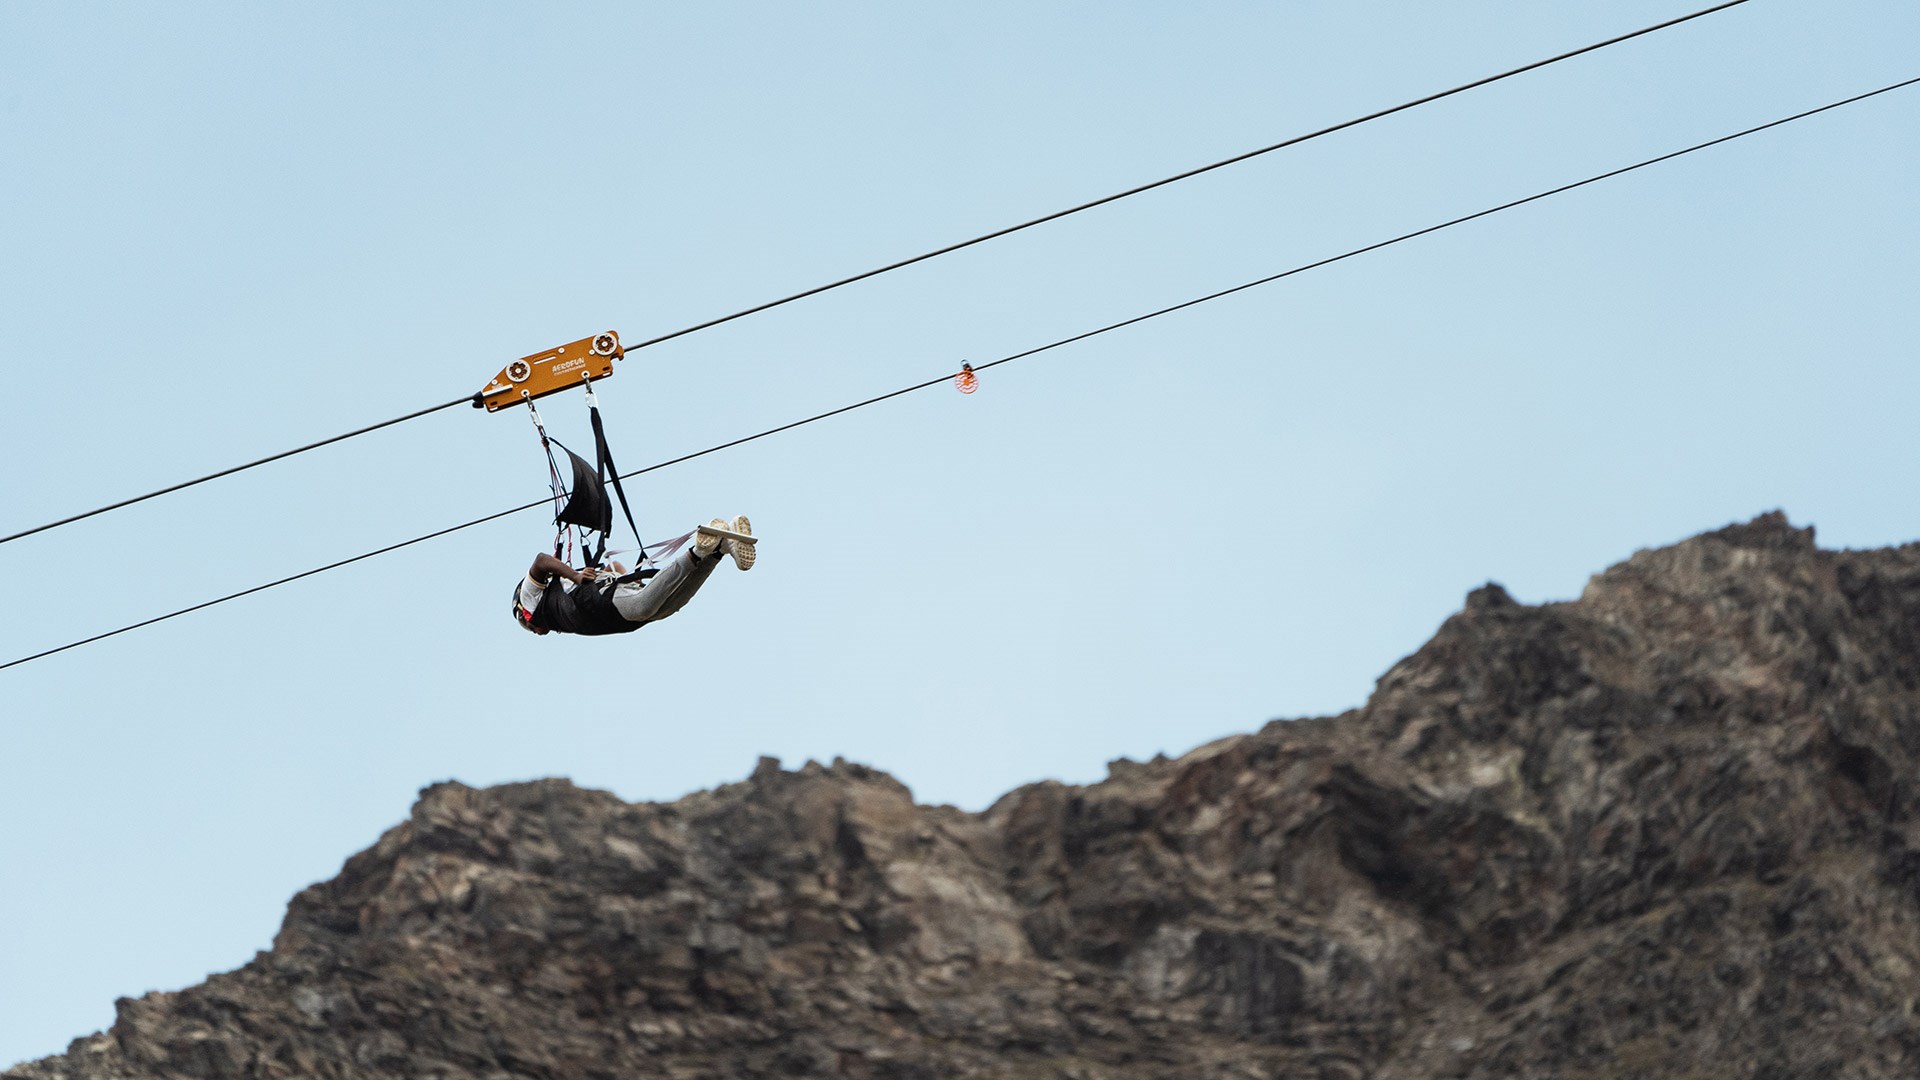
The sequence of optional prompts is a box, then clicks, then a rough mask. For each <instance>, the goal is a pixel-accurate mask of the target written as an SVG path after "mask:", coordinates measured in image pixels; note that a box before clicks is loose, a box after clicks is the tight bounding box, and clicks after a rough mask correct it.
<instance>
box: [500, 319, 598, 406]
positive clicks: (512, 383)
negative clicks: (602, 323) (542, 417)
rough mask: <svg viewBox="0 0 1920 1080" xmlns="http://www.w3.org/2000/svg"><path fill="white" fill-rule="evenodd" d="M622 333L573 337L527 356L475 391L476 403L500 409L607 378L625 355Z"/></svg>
mask: <svg viewBox="0 0 1920 1080" xmlns="http://www.w3.org/2000/svg"><path fill="white" fill-rule="evenodd" d="M626 354H627V351H626V349H624V348H622V347H621V345H620V335H619V334H616V333H614V332H613V331H612V330H609V331H607V332H606V333H604V334H595V335H593V336H592V337H589V338H581V339H580V340H579V341H570V342H568V343H567V344H565V345H559V346H555V347H554V348H551V349H548V350H547V351H545V352H537V353H534V354H533V355H532V356H523V357H521V358H520V359H518V360H515V361H514V362H513V363H511V364H508V365H507V366H506V367H503V368H501V369H500V374H498V375H495V376H494V377H493V381H492V382H490V383H488V384H487V385H486V388H485V389H483V390H481V391H480V392H479V393H477V394H475V395H473V407H474V408H476V409H478V408H480V407H481V406H483V405H484V406H486V409H487V411H488V412H499V411H500V410H501V409H504V408H506V407H508V406H510V405H518V404H520V403H521V402H523V401H532V400H533V399H534V398H537V397H545V396H546V395H548V394H553V393H558V392H559V391H561V390H567V389H571V388H572V387H575V386H579V385H580V384H581V382H583V381H585V382H592V381H594V380H595V379H604V378H606V377H607V376H609V375H611V374H613V362H614V361H615V360H618V359H620V358H621V357H624V356H625V355H626Z"/></svg>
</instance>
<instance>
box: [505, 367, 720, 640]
mask: <svg viewBox="0 0 1920 1080" xmlns="http://www.w3.org/2000/svg"><path fill="white" fill-rule="evenodd" d="M624 354H625V350H624V349H623V348H622V347H621V345H620V336H619V335H618V334H616V333H614V332H613V331H611V330H609V331H607V332H606V333H603V334H597V335H595V336H593V337H591V338H582V339H581V340H579V341H575V342H570V343H569V344H566V345H560V346H556V347H554V348H552V349H548V350H546V351H545V352H540V353H535V354H533V355H531V356H525V357H522V358H520V359H519V360H515V361H514V362H513V363H511V364H508V365H507V366H506V367H504V368H502V369H501V370H500V373H499V374H498V375H495V376H494V377H493V381H491V382H490V383H488V384H487V386H486V388H485V389H483V390H481V391H480V392H479V393H478V394H475V395H474V396H473V404H474V407H475V408H479V407H481V406H485V407H486V409H487V410H488V411H490V412H493V411H498V410H500V409H502V408H507V407H510V406H514V405H521V404H524V405H525V406H526V407H527V414H528V416H530V417H531V418H532V420H533V427H534V431H536V432H537V433H538V434H539V436H540V446H541V449H543V450H545V451H546V455H547V472H548V480H549V482H550V483H551V484H552V487H553V503H554V515H553V523H554V526H555V529H556V532H555V534H554V538H553V553H552V554H548V553H546V552H544V551H543V552H541V553H540V554H539V555H537V556H535V557H534V560H533V565H532V566H530V567H528V568H527V572H526V575H525V576H523V577H522V578H521V579H520V580H519V581H518V582H516V583H515V584H514V587H513V621H514V623H515V625H517V626H519V627H521V628H522V629H524V630H530V631H532V632H533V633H536V634H548V633H553V632H556V631H557V632H559V633H562V634H588V635H597V634H624V633H628V632H630V631H634V630H638V629H640V628H641V627H642V626H645V625H647V624H648V623H651V622H659V621H660V620H661V619H664V618H666V617H667V616H669V615H672V614H674V613H675V612H677V611H679V610H680V609H681V608H683V607H685V606H686V605H687V601H688V600H691V599H693V594H694V593H696V592H699V591H700V586H702V585H704V584H706V581H707V578H708V577H709V576H711V575H712V573H713V569H714V567H716V566H718V565H719V564H720V556H722V555H727V556H730V557H731V558H732V559H733V565H735V566H737V567H739V568H740V569H742V570H750V569H752V568H753V561H754V557H755V554H756V549H755V546H754V545H755V537H754V535H753V526H752V525H751V524H750V523H749V522H748V521H747V519H746V516H745V515H741V516H739V517H735V518H733V519H732V520H730V521H729V520H727V519H725V518H714V519H713V520H712V521H711V522H709V523H708V524H706V525H701V526H697V527H696V528H694V529H693V530H692V531H690V532H687V533H683V534H682V535H680V536H676V537H674V538H673V539H671V540H663V541H661V542H660V543H657V544H648V543H647V542H645V541H644V540H641V539H640V529H639V527H638V526H636V525H635V524H634V522H633V509H632V508H631V507H630V506H628V505H627V493H626V491H625V490H624V489H623V488H622V487H621V485H620V468H619V466H617V465H615V464H614V463H613V451H612V450H611V449H609V448H608V446H607V433H606V428H605V427H604V425H602V423H601V421H600V405H599V401H598V400H597V398H596V397H595V395H594V392H593V380H594V379H597V378H605V377H607V376H609V375H611V374H613V361H615V360H617V359H619V358H620V357H621V356H623V355H624ZM574 380H578V381H574ZM581 385H584V387H585V389H586V404H587V416H588V418H589V419H590V420H591V421H592V423H593V444H594V463H593V464H591V465H589V464H587V462H586V459H584V458H582V457H581V456H580V455H579V454H576V453H574V452H573V451H572V450H569V449H567V447H566V446H565V445H564V444H562V443H561V442H560V440H558V439H555V438H553V437H551V436H549V435H548V434H547V426H546V424H545V423H544V422H542V421H541V419H540V411H539V410H538V409H536V408H534V406H533V399H534V398H535V397H538V396H541V395H544V394H550V393H557V392H559V391H562V390H566V389H570V388H571V387H573V386H581ZM556 446H558V447H559V448H560V449H561V450H562V451H563V452H565V454H566V455H567V458H568V459H569V461H570V463H571V465H572V469H571V470H570V471H571V472H572V481H573V482H572V484H571V486H569V484H568V483H567V477H565V476H563V475H562V473H561V470H560V463H559V461H558V460H557V459H556V458H555V457H554V454H553V448H554V447H556ZM609 483H611V484H612V485H613V493H614V495H615V496H616V497H618V498H619V500H620V512H621V513H622V514H623V515H624V516H625V517H626V519H627V527H628V528H629V529H632V530H633V538H634V545H635V546H634V548H633V550H634V552H635V553H636V554H637V555H638V556H639V564H640V565H639V566H637V567H636V568H635V569H634V570H633V571H632V572H631V573H629V572H628V570H627V568H626V567H624V566H622V565H620V564H619V563H617V562H613V561H612V560H610V559H609V558H608V556H609V555H613V554H618V553H617V552H610V551H608V550H607V540H608V538H609V537H610V536H611V535H612V534H613V502H612V500H610V499H609V498H607V485H608V484H609ZM575 530H577V531H578V532H577V535H578V538H579V547H580V561H581V566H580V567H579V568H578V569H576V568H575V567H574V565H573V549H574V538H575V536H576V532H575ZM689 540H691V541H693V542H692V543H691V544H689V543H687V541H689ZM683 548H684V550H682V549H683ZM563 555H564V556H565V557H564V558H563V557H562V556H563ZM656 556H657V558H658V559H660V560H665V561H664V563H660V562H657V560H656Z"/></svg>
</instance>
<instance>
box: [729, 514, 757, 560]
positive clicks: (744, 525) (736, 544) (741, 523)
mask: <svg viewBox="0 0 1920 1080" xmlns="http://www.w3.org/2000/svg"><path fill="white" fill-rule="evenodd" d="M724 527H725V528H727V529H728V530H730V531H732V532H737V533H743V534H745V535H747V536H752V535H753V525H752V524H751V523H750V522H748V521H747V515H745V514H741V515H740V516H739V517H736V518H734V519H733V524H731V525H727V526H724ZM727 554H729V555H731V556H733V565H735V566H737V567H739V568H740V569H742V570H751V569H753V560H754V556H755V554H756V553H755V551H754V542H753V541H752V540H734V539H731V538H729V539H728V540H727Z"/></svg>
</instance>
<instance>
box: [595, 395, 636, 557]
mask: <svg viewBox="0 0 1920 1080" xmlns="http://www.w3.org/2000/svg"><path fill="white" fill-rule="evenodd" d="M587 415H588V416H589V417H590V418H592V420H593V442H594V446H595V452H596V454H597V456H598V457H599V459H600V460H599V467H600V479H601V480H602V481H605V480H608V479H612V481H613V493H614V495H615V496H617V497H618V498H619V499H620V512H621V513H622V514H625V515H626V518H627V528H629V529H631V530H633V542H634V545H635V546H637V547H638V548H639V549H640V557H641V558H642V559H645V558H646V554H647V542H646V541H645V540H643V539H641V538H640V526H638V525H635V524H634V523H633V509H632V508H631V507H629V506H628V505H627V492H626V489H625V488H622V487H621V486H620V466H618V465H615V464H614V463H613V450H612V449H610V448H609V447H608V446H607V432H606V429H605V428H603V427H602V426H601V425H600V407H599V406H598V405H595V404H593V403H592V402H591V400H589V402H588V404H587ZM600 544H601V547H602V548H603V549H604V548H605V547H606V540H605V539H604V538H603V539H602V540H601V542H600Z"/></svg>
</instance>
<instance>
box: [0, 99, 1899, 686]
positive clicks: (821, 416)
mask: <svg viewBox="0 0 1920 1080" xmlns="http://www.w3.org/2000/svg"><path fill="white" fill-rule="evenodd" d="M1916 83H1920V76H1917V77H1915V78H1911V79H1906V80H1903V81H1901V82H1897V83H1893V84H1891V85H1888V86H1883V87H1881V88H1880V89H1878V90H1869V91H1867V92H1866V93H1864V94H1856V95H1854V96H1853V97H1849V98H1844V99H1842V100H1840V101H1835V102H1832V103H1830V104H1827V105H1822V106H1819V107H1818V108H1813V109H1808V110H1806V111H1805V112H1799V113H1794V114H1793V115H1792V116H1785V117H1781V118H1780V119H1778V120H1772V121H1769V122H1767V123H1764V124H1760V125H1757V126H1755V127H1750V128H1747V129H1745V130H1743V131H1736V132H1734V133H1733V134H1731V135H1722V136H1721V137H1719V138H1717V139H1709V140H1708V141H1706V142H1702V143H1695V144H1694V145H1692V146H1689V147H1686V148H1685V149H1682V150H1675V151H1673V152H1671V153H1667V154H1661V155H1660V156H1659V157H1652V158H1648V159H1646V160H1645V161H1640V162H1636V163H1635V164H1632V165H1627V166H1623V167H1621V168H1618V169H1612V170H1609V171H1607V172H1603V173H1599V174H1597V175H1594V176H1589V177H1587V178H1586V179H1585V180H1576V181H1574V182H1573V183H1571V184H1562V185H1560V186H1559V187H1556V188H1549V189H1548V190H1546V191H1542V192H1538V193H1536V194H1533V195H1528V196H1526V197H1524V198H1519V199H1514V200H1512V201H1511V202H1504V203H1501V204H1500V205H1498V206H1492V207H1488V208H1487V209H1485V210H1479V211H1476V212H1474V213H1471V214H1465V215H1462V216H1461V217H1457V218H1453V219H1452V220H1449V221H1443V222H1441V223H1440V224H1438V225H1429V226H1427V227H1426V228H1424V229H1416V230H1414V231H1413V232H1408V233H1401V234H1400V235H1399V236H1395V237H1392V238H1391V239H1387V240H1381V241H1378V242H1376V243H1372V244H1368V245H1366V246H1365V247H1358V248H1354V249H1352V250H1351V251H1346V252H1342V253H1341V254H1339V255H1333V256H1329V257H1328V258H1325V259H1320V260H1317V261H1315V262H1310V263H1304V264H1302V265H1300V266H1296V267H1294V268H1292V269H1290V270H1283V271H1281V272H1280V273H1277V274H1270V275H1268V276H1266V277H1263V278H1259V279H1257V280H1254V281H1249V282H1246V283H1245V284H1242V285H1235V286H1233V287H1232V288H1228V289H1221V290H1220V291H1218V292H1212V293H1208V294H1207V295H1205V296H1200V297H1195V298H1194V299H1192V300H1186V301H1182V302H1181V303H1178V304H1173V305H1171V306H1168V307H1163V308H1160V309H1159V310H1157V311H1150V312H1148V313H1146V314H1145V315H1136V316H1134V317H1133V318H1131V319H1123V320H1121V321H1120V322H1116V323H1109V324H1107V325H1105V326H1102V327H1099V328H1097V329H1094V330H1088V331H1086V332H1085V333H1080V334H1075V335H1073V336H1072V337H1067V338H1061V339H1060V340H1058V341H1054V342H1049V343H1048V344H1045V345H1041V346H1038V347H1036V348H1032V349H1027V350H1026V351H1024V352H1017V353H1014V354H1012V355H1011V356H1003V357H1001V358H1000V359H998V360H991V361H988V362H987V363H984V364H978V365H975V366H974V368H973V370H975V371H983V370H985V369H987V368H991V367H998V366H1000V365H1001V364H1010V363H1012V362H1013V361H1015V360H1021V359H1024V358H1026V357H1029V356H1035V355H1038V354H1040V353H1043V352H1048V351H1050V350H1053V349H1058V348H1061V347H1063V346H1066V345H1071V344H1074V343H1075V342H1080V341H1085V340H1087V339H1088V338H1091V337H1097V336H1098V335H1101V334H1106V333H1111V332H1112V331H1115V330H1119V329H1121V328H1122V327H1127V326H1133V325H1135V324H1136V323H1142V322H1145V321H1147V320H1148V319H1157V318H1159V317H1160V316H1162V315H1169V314H1172V313H1173V312H1176V311H1182V310H1185V309H1186V308H1190V307H1194V306H1196V305H1199V304H1204V303H1207V302H1208V301H1210V300H1218V299H1220V298H1221V297H1225V296H1232V295H1233V294H1235V293H1239V292H1244V291H1246V290H1248V289H1252V288H1256V287H1258V286H1261V285H1266V284H1270V283H1272V282H1275V281H1279V280H1280V279H1282V278H1288V277H1292V276H1293V275H1295V274H1302V273H1305V272H1306V271H1308V270H1313V269H1316V268H1318V267H1322V266H1327V265H1329V264H1332V263H1337V262H1340V261H1342V260H1345V259H1351V258H1353V257H1354V256H1356V255H1364V254H1366V253H1367V252H1370V251H1378V250H1380V249H1381V248H1385V247H1391V246H1393V245H1394V244H1399V243H1404V242H1406V241H1408V240H1412V239H1415V238H1417V237H1421V236H1426V235H1428V234H1430V233H1436V232H1439V231H1440V230H1442V229H1450V228H1452V227H1453V226H1455V225H1463V224H1465V223H1467V222H1469V221H1475V220H1478V219H1480V218H1484V217H1487V216H1489V215H1492V214H1497V213H1500V212H1501V211H1503V210H1511V209H1513V208H1515V207H1518V206H1525V205H1527V204H1528V203H1533V202H1538V201H1540V200H1542V199H1546V198H1550V197H1552V196H1554V195H1559V194H1562V193H1565V192H1568V191H1573V190H1575V189H1576V188H1583V187H1586V186H1587V185H1589V184H1597V183H1599V182H1600V181H1602V180H1608V179H1611V178H1613V177H1616V176H1622V175H1625V174H1626V173H1630V172H1634V171H1636V170H1638V169H1644V168H1646V167H1648V166H1650V165H1658V164H1660V163H1661V162H1663V161H1672V160H1673V159H1675V158H1678V157H1684V156H1686V155H1688V154H1692V153H1696V152H1698V151H1701V150H1705V149H1708V148H1709V147H1714V146H1719V145H1721V144H1722V143H1728V142H1732V141H1733V140H1735V139H1741V138H1745V137H1746V136H1748V135H1753V134H1757V133H1759V132H1762V131H1766V130H1768V129H1770V128H1777V127H1780V126H1782V125H1784V124H1790V123H1793V122H1794V121H1796V120H1804V119H1806V118H1807V117H1809V116H1817V115H1819V114H1820V113H1824V112H1829V111H1831V110H1833V109H1838V108H1841V107H1843V106H1846V105H1852V104H1854V103H1856V102H1861V101H1865V100H1867V99H1868V98H1872V97H1878V96H1880V95H1881V94H1886V93H1891V92H1892V91H1895V90H1899V89H1903V88H1905V87H1908V86H1913V85H1914V84H1916ZM953 377H954V376H953V373H952V372H948V373H946V374H944V375H941V376H940V377H938V378H934V379H928V380H926V381H925V382H919V383H915V384H913V385H912V386H907V387H902V388H901V389H899V390H894V391H892V392H890V393H885V394H881V395H879V396H878V397H870V398H868V399H866V400H865V401H857V402H854V403H853V404H851V405H842V406H841V407H839V408H837V409H831V410H829V411H827V412H823V413H818V414H816V415H814V416H809V417H807V418H805V419H802V420H795V421H793V422H791V423H787V424H782V425H780V426H779V427H774V428H768V429H767V430H765V431H762V432H758V433H757V434H753V435H746V436H743V437H741V438H738V439H733V440H731V441H729V442H724V443H720V444H719V445H717V446H710V447H707V448H706V449H705V450H696V451H694V452H693V453H691V454H682V455H681V456H679V457H677V458H671V459H669V460H667V461H662V462H660V463H658V464H655V465H649V466H647V467H646V468H643V469H635V470H633V471H632V472H628V473H622V474H620V476H621V478H622V479H629V478H632V477H635V476H640V475H642V474H644V473H650V472H654V471H655V470H658V469H664V468H667V467H668V466H670V465H678V464H680V463H681V462H684V461H691V460H693V459H694V458H697V457H705V456H706V455H708V454H712V453H717V452H719V451H721V450H726V449H729V448H731V447H735V446H739V445H741V444H743V443H750V442H753V441H755V440H757V439H764V438H766V437H767V436H769V435H778V434H779V433H781V432H783V431H791V430H793V429H794V428H797V427H801V426H804V425H806V424H811V423H814V422H816V421H819V420H825V419H828V418H829V417H834V416H839V415H840V414H842V413H848V412H852V411H853V410H855V409H862V408H865V407H866V406H868V405H877V404H879V403H880V402H882V401H887V400H889V399H892V398H897V397H900V396H902V395H904V394H911V393H913V392H914V391H916V390H925V389H927V388H928V387H930V386H938V385H940V384H941V383H945V382H948V381H949V380H951V379H952V378H953ZM550 501H551V500H550V499H548V498H540V499H536V500H534V501H533V502H530V503H527V504H525V505H523V506H516V507H514V508H512V509H510V510H502V511H500V512H499V513H497V514H488V515H487V516H486V517H483V518H475V519H474V520H472V521H468V522H465V523H463V524H459V525H454V526H451V527H450V528H445V529H441V530H439V531H437V532H431V533H428V534H426V535H425V536H416V537H414V538H413V539H411V540H402V541H401V542H400V543H397V544H389V545H387V546H386V547H383V548H379V549H377V550H374V551H369V552H366V553H365V554H362V555H355V556H353V557H352V558H348V559H341V560H340V561H338V562H333V563H328V564H327V565H325V566H320V567H315V568H314V569H312V570H307V571H303V572H301V573H298V574H292V575H290V576H287V577H283V578H280V579H279V580H277V581H269V582H267V583H266V584H265V585H256V586H254V587H253V588H251V589H242V590H241V591H239V592H237V593H231V594H229V595H226V596H222V597H220V598H219V599H216V600H208V601H206V602H204V603H199V604H195V605H193V606H192V607H187V608H181V609H180V610H179V611H174V612H169V613H167V614H165V615H157V616H155V617H153V618H151V619H146V620H144V621H142V622H137V623H133V624H131V625H128V626H123V627H120V628H119V629H117V630H109V631H107V632H106V633H103V634H95V635H93V636H92V637H89V638H82V639H81V640H79V641H75V642H70V643H68V644H66V645H61V646H58V647H56V648H52V649H47V650H46V651H44V652H38V653H34V654H33V655H31V656H23V657H21V658H20V659H18V660H10V661H8V662H6V663H4V664H0V670H5V669H7V668H10V667H15V666H17V665H20V664H24V663H27V662H29V661H32V660H38V659H40V658H42V657H46V656H52V655H53V654H55V653H59V652H65V651H66V650H68V649H75V648H78V647H80V646H82V645H88V644H91V643H93V642H96V641H100V640H103V639H105V638H110V637H113V636H115V635H117V634H124V633H126V632H127V631H129V630H138V629H140V628H141V627H143V626H152V625H153V624H154V623H158V622H165V621H166V620H168V619H172V618H176V617H178V616H181V615H186V614H189V613H191V612H195V611H199V610H201V609H203V608H210V607H213V606H214V605H215V604H224V603H226V602H227V601H229V600H238V599H239V598H240V597H243V596H250V595H252V594H254V593H257V592H263V591H265V590H267V589H271V588H273V587H275V586H277V585H285V584H287V583H288V582H292V581H299V580H300V579H301V578H307V577H312V576H314V575H315V574H321V573H325V572H326V571H328V570H333V569H337V568H339V567H342V566H346V565H349V564H351V563H356V562H360V561H362V560H364V559H371V558H373V557H374V556H376V555H384V554H386V553H387V552H389V551H398V550H399V549H401V548H404V547H411V546H413V545H414V544H420V543H425V542H426V541H428V540H434V539H438V538H439V537H442V536H446V535H447V534H449V533H456V532H459V531H460V530H462V529H470V528H472V527H474V526H475V525H484V524H486V523H487V522H489V521H497V520H499V519H500V518H503V517H507V516H509V515H512V514H517V513H520V512H521V511H523V510H531V509H533V508H534V507H536V506H546V505H549V504H550Z"/></svg>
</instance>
